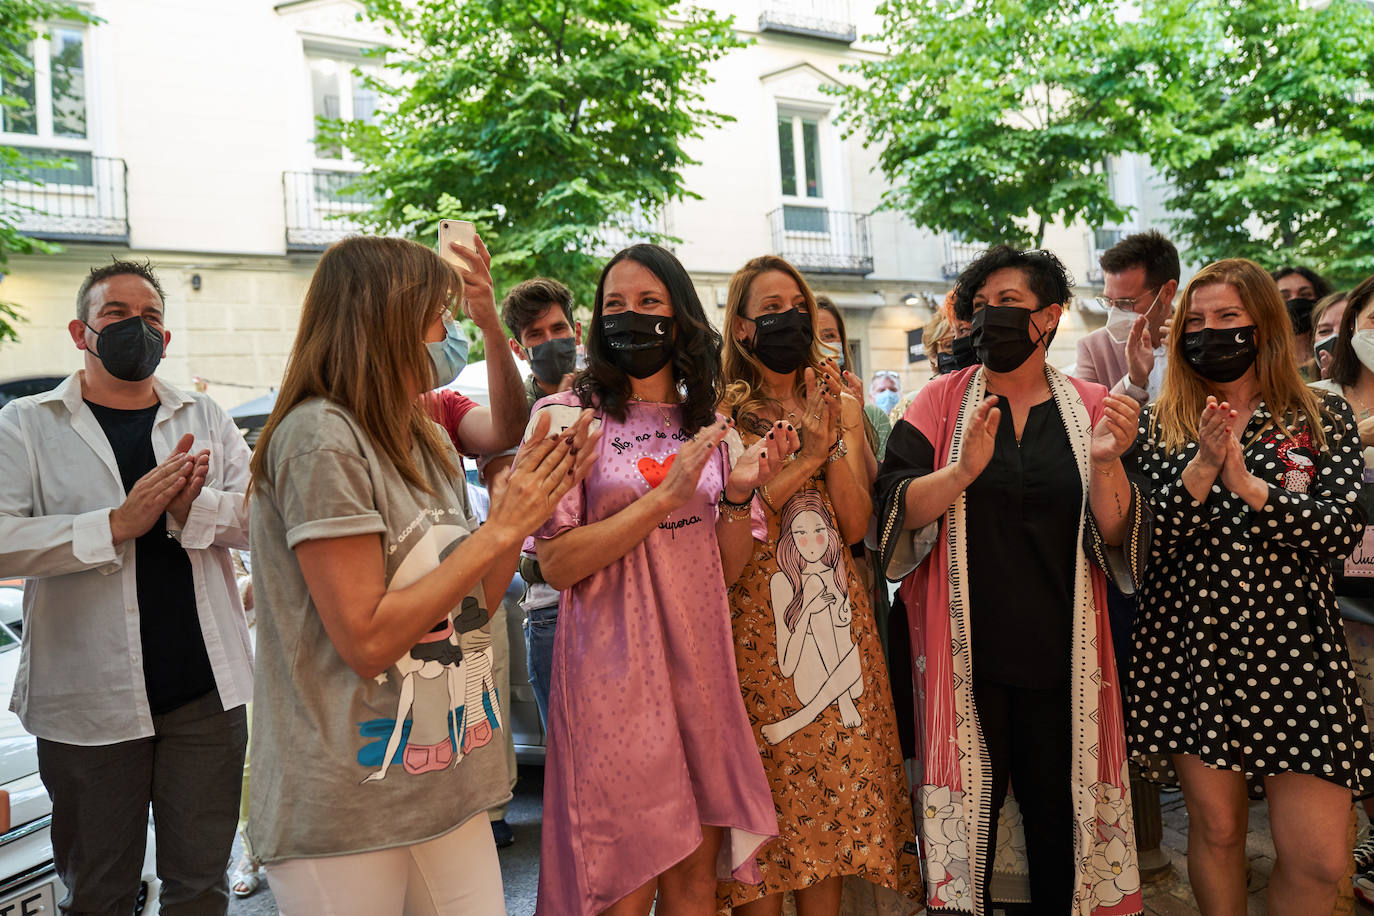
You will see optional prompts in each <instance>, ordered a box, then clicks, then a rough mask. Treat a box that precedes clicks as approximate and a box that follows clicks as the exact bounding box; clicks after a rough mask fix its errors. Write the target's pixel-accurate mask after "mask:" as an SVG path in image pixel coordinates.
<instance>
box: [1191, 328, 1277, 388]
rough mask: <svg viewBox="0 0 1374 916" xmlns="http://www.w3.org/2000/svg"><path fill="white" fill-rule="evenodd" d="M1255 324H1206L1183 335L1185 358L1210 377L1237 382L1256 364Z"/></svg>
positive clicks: (1215, 380) (1216, 379)
mask: <svg viewBox="0 0 1374 916" xmlns="http://www.w3.org/2000/svg"><path fill="white" fill-rule="evenodd" d="M1258 355H1259V347H1258V346H1256V345H1255V327H1254V325H1251V326H1250V327H1248V328H1204V329H1202V330H1201V331H1189V332H1187V333H1185V334H1184V335H1183V358H1184V359H1185V360H1186V361H1187V362H1188V365H1190V366H1192V367H1193V371H1194V372H1196V373H1197V374H1198V375H1200V376H1202V377H1203V378H1205V379H1207V380H1208V381H1213V382H1234V381H1235V380H1236V379H1238V378H1240V377H1241V376H1242V375H1244V374H1245V372H1246V370H1248V369H1249V368H1250V367H1251V366H1253V365H1254V364H1255V357H1256V356H1258Z"/></svg>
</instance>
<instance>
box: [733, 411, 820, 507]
mask: <svg viewBox="0 0 1374 916" xmlns="http://www.w3.org/2000/svg"><path fill="white" fill-rule="evenodd" d="M800 442H801V440H800V439H799V438H798V436H797V431H796V429H794V428H793V427H792V425H791V424H790V423H786V422H784V421H782V420H779V421H777V422H776V423H774V424H773V428H772V429H770V430H769V431H768V435H766V436H764V437H763V438H761V439H759V441H757V442H755V443H754V444H753V445H751V446H749V448H747V449H745V451H744V454H743V455H741V456H740V457H739V460H738V461H736V462H735V467H734V470H732V471H731V472H730V479H729V480H727V481H726V482H725V498H726V499H728V500H730V501H731V502H734V503H742V502H744V501H745V500H747V499H749V497H750V496H751V495H752V494H753V492H754V490H756V489H757V488H759V487H761V486H764V485H765V484H767V483H768V482H769V481H770V480H772V479H773V478H774V477H776V476H777V474H778V471H780V470H782V466H783V463H784V462H785V461H786V460H787V456H788V455H790V454H792V453H793V452H795V451H796V450H797V448H798V446H799V445H800Z"/></svg>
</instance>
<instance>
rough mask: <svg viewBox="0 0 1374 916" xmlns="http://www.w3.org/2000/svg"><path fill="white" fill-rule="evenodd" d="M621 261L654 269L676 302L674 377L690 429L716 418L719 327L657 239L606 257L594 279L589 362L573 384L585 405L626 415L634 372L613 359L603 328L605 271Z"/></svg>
mask: <svg viewBox="0 0 1374 916" xmlns="http://www.w3.org/2000/svg"><path fill="white" fill-rule="evenodd" d="M621 261H634V262H635V263H637V264H640V265H642V266H643V267H645V268H646V269H648V270H649V271H651V272H652V273H653V275H654V276H656V277H658V279H659V280H660V281H661V282H662V283H663V286H664V288H666V289H667V290H668V300H669V302H670V303H671V304H672V306H673V326H674V338H673V341H674V343H673V362H672V366H673V381H674V382H676V383H677V387H678V390H679V391H680V392H681V393H682V415H683V420H684V423H685V425H686V426H687V428H688V429H699V428H700V427H703V426H706V425H708V424H710V423H713V422H715V419H716V404H718V403H719V402H720V399H721V396H722V395H723V394H724V393H725V384H724V379H723V377H722V374H721V363H720V351H721V346H722V344H723V343H724V342H723V341H722V339H721V336H720V332H719V331H717V330H716V329H715V328H714V327H712V326H711V323H710V322H708V321H707V320H706V312H705V310H704V309H703V308H702V307H701V299H700V298H699V297H698V296H697V291H696V287H695V286H693V285H692V279H691V277H689V276H687V270H686V269H685V268H684V267H683V266H682V262H680V261H679V260H678V259H677V258H676V257H674V256H673V253H672V252H671V251H669V250H668V249H666V248H662V247H660V246H658V245H648V244H640V245H631V246H630V247H629V248H626V249H625V250H623V251H621V252H620V253H618V254H617V255H616V256H615V257H613V258H611V260H610V261H609V262H607V264H606V266H605V267H604V268H603V269H602V271H601V278H600V279H599V280H597V282H596V301H595V302H593V303H592V320H591V330H590V333H589V334H588V335H587V368H586V369H583V370H582V371H581V372H579V373H578V374H577V377H576V378H575V379H573V390H574V391H576V392H577V397H578V399H579V400H580V401H581V402H582V406H583V407H594V408H596V409H598V410H601V411H604V412H605V413H606V414H608V415H609V416H611V417H613V418H614V419H616V420H617V421H623V420H624V419H625V402H626V401H627V400H628V399H629V396H630V377H629V376H628V375H626V374H625V373H624V372H622V371H621V370H620V369H618V368H616V366H615V365H614V364H613V363H612V362H611V361H610V359H609V354H610V346H609V345H608V344H607V343H606V335H605V333H604V332H603V331H602V329H601V314H602V307H603V305H604V303H605V297H606V277H607V275H608V274H610V272H611V268H612V267H614V266H615V265H617V264H619V263H620V262H621Z"/></svg>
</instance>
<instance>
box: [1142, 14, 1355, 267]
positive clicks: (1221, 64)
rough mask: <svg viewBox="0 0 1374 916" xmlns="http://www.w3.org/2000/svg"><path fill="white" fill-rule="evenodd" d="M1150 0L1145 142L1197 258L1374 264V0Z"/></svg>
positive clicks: (1145, 21) (1145, 25)
mask: <svg viewBox="0 0 1374 916" xmlns="http://www.w3.org/2000/svg"><path fill="white" fill-rule="evenodd" d="M1304 7H1305V5H1304V4H1300V3H1299V2H1298V0H1146V2H1145V3H1144V5H1143V8H1142V14H1143V15H1142V19H1141V22H1140V23H1139V26H1138V27H1139V29H1140V30H1141V32H1142V36H1141V40H1139V41H1138V42H1137V43H1136V46H1137V47H1138V48H1139V49H1140V53H1141V55H1142V58H1143V60H1144V61H1145V66H1144V67H1143V68H1142V69H1143V70H1144V71H1145V72H1148V73H1149V74H1150V76H1151V79H1152V82H1153V83H1154V85H1155V87H1156V88H1157V90H1158V93H1159V97H1160V101H1161V103H1162V104H1160V105H1159V106H1158V107H1157V108H1156V110H1155V112H1154V114H1153V116H1148V115H1147V120H1148V121H1149V130H1147V131H1146V133H1145V144H1144V150H1145V151H1146V152H1148V153H1149V155H1150V157H1151V159H1152V161H1153V162H1154V164H1155V167H1156V168H1157V169H1159V171H1160V172H1161V173H1162V175H1163V176H1164V178H1165V179H1166V181H1167V183H1168V186H1169V188H1170V191H1168V192H1166V193H1169V194H1170V196H1169V206H1170V209H1171V210H1172V211H1173V213H1174V218H1173V220H1172V222H1173V226H1174V229H1175V231H1176V233H1177V235H1178V236H1179V241H1180V242H1181V243H1182V246H1186V248H1187V249H1188V255H1189V258H1190V260H1194V261H1199V262H1201V261H1211V260H1215V259H1218V258H1223V257H1248V258H1251V259H1254V260H1256V261H1259V262H1260V263H1262V264H1265V265H1267V266H1271V267H1272V266H1276V265H1279V264H1285V263H1297V264H1305V265H1310V266H1312V267H1314V268H1316V269H1318V270H1320V271H1322V272H1325V273H1329V274H1331V275H1332V276H1333V277H1337V278H1341V279H1344V280H1354V279H1358V278H1361V277H1364V276H1367V275H1368V274H1370V273H1374V42H1371V40H1370V39H1371V36H1374V9H1371V8H1370V7H1369V6H1368V5H1367V4H1365V3H1362V2H1358V0H1333V2H1332V3H1331V4H1330V6H1329V7H1328V8H1326V9H1321V10H1319V9H1312V8H1304Z"/></svg>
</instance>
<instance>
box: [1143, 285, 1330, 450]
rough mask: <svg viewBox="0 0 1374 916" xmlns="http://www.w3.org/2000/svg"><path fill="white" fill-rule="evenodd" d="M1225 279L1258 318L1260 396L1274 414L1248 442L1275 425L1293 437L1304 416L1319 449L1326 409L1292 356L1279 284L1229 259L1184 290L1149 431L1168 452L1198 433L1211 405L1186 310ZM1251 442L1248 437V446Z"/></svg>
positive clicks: (1322, 443) (1290, 330)
mask: <svg viewBox="0 0 1374 916" xmlns="http://www.w3.org/2000/svg"><path fill="white" fill-rule="evenodd" d="M1218 283H1224V284H1226V285H1227V286H1230V287H1231V288H1232V289H1234V290H1235V291H1236V293H1237V294H1238V295H1239V296H1240V301H1241V303H1242V304H1243V305H1244V306H1245V311H1246V313H1247V314H1249V316H1250V317H1251V318H1252V319H1254V322H1255V345H1256V347H1257V348H1258V350H1259V352H1258V355H1257V356H1256V357H1255V374H1256V376H1257V377H1258V379H1259V388H1260V397H1261V398H1263V399H1264V403H1265V406H1266V407H1268V409H1269V415H1270V419H1269V421H1268V422H1267V423H1265V424H1264V426H1263V427H1261V428H1260V429H1259V430H1258V431H1257V432H1256V433H1255V435H1254V436H1253V437H1252V438H1251V439H1250V442H1253V441H1255V439H1258V438H1259V436H1260V435H1261V434H1263V433H1264V432H1265V431H1266V430H1268V429H1270V428H1271V427H1273V428H1275V429H1277V430H1278V431H1279V433H1280V434H1281V435H1283V436H1287V437H1289V438H1292V437H1293V433H1292V427H1294V426H1296V425H1297V424H1298V423H1300V422H1302V421H1304V420H1306V421H1307V423H1308V426H1309V427H1310V430H1311V435H1312V438H1313V441H1314V442H1315V444H1316V447H1317V448H1318V449H1323V448H1325V446H1326V436H1325V434H1324V433H1323V430H1322V423H1321V417H1322V415H1323V413H1324V410H1323V408H1322V406H1321V401H1320V399H1319V397H1318V395H1317V394H1316V393H1315V392H1314V391H1313V390H1312V389H1311V388H1308V387H1307V385H1306V384H1305V383H1304V382H1303V380H1302V376H1300V375H1299V374H1298V364H1297V361H1296V360H1295V359H1294V357H1293V326H1292V323H1291V322H1290V321H1289V318H1288V309H1287V307H1286V306H1285V305H1284V303H1283V297H1282V296H1280V295H1279V288H1278V286H1277V285H1276V284H1275V283H1274V280H1273V279H1272V278H1271V277H1270V276H1269V274H1268V273H1267V272H1266V271H1265V270H1264V269H1263V268H1262V267H1260V266H1259V265H1258V264H1256V263H1255V262H1254V261H1247V260H1246V259H1244V258H1228V259H1226V260H1223V261H1217V262H1215V263H1213V264H1208V265H1207V266H1206V267H1204V268H1202V270H1200V271H1198V272H1197V274H1196V275H1194V276H1193V278H1192V279H1191V280H1189V281H1188V286H1187V287H1186V288H1185V289H1184V290H1183V296H1182V299H1181V301H1180V302H1179V306H1178V311H1177V312H1176V313H1175V314H1174V318H1173V324H1172V325H1171V326H1170V328H1169V340H1168V353H1169V362H1168V366H1167V367H1166V369H1165V374H1164V385H1163V389H1162V391H1161V392H1160V395H1159V399H1158V401H1156V402H1155V410H1154V413H1153V416H1152V419H1151V432H1152V434H1153V435H1155V436H1156V437H1157V438H1159V440H1160V441H1161V442H1162V444H1163V445H1164V447H1165V448H1166V449H1167V450H1168V451H1170V452H1177V451H1179V450H1180V449H1182V448H1184V447H1185V446H1187V445H1189V444H1190V443H1193V442H1196V441H1197V438H1198V419H1199V418H1200V417H1201V416H1202V412H1203V410H1204V409H1205V408H1206V406H1207V396H1208V395H1209V394H1212V393H1213V392H1212V391H1210V390H1209V383H1208V381H1207V380H1206V379H1204V378H1203V377H1202V376H1200V375H1198V374H1197V372H1195V371H1194V370H1193V368H1192V367H1191V366H1190V365H1189V364H1188V361H1187V360H1186V359H1184V357H1183V337H1184V334H1185V333H1187V332H1186V330H1185V326H1186V325H1187V323H1188V314H1189V312H1190V311H1191V309H1192V305H1193V297H1194V296H1195V295H1196V294H1197V291H1198V290H1199V289H1202V288H1204V287H1207V286H1214V285H1216V284H1218ZM1250 442H1246V443H1245V444H1246V445H1249V444H1250Z"/></svg>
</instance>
